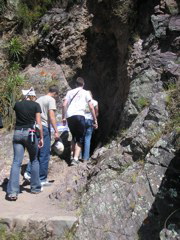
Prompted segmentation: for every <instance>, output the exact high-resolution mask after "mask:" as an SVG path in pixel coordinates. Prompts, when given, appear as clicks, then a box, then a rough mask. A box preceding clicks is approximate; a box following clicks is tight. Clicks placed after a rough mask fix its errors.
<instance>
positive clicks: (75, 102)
mask: <svg viewBox="0 0 180 240" xmlns="http://www.w3.org/2000/svg"><path fill="white" fill-rule="evenodd" d="M83 87H84V79H83V78H81V77H78V78H77V80H76V88H75V89H73V90H70V91H68V92H67V94H66V96H65V98H64V101H63V107H62V122H63V124H64V125H65V124H66V119H67V122H68V126H69V129H70V132H71V134H72V143H71V165H76V164H78V163H79V155H80V153H81V150H82V145H83V141H84V134H85V110H86V105H87V104H88V106H89V109H90V112H91V114H92V117H93V121H94V127H95V128H98V124H97V118H96V115H95V110H94V106H93V104H92V102H91V101H92V97H91V95H90V94H89V92H88V91H86V90H84V89H83Z"/></svg>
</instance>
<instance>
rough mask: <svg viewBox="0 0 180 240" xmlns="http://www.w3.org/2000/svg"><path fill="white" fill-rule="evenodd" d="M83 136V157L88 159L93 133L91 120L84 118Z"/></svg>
mask: <svg viewBox="0 0 180 240" xmlns="http://www.w3.org/2000/svg"><path fill="white" fill-rule="evenodd" d="M85 127H86V130H85V137H84V147H83V159H84V160H89V157H90V146H91V137H92V133H93V129H94V128H93V120H91V119H85Z"/></svg>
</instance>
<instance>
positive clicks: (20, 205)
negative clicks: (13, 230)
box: [0, 161, 77, 234]
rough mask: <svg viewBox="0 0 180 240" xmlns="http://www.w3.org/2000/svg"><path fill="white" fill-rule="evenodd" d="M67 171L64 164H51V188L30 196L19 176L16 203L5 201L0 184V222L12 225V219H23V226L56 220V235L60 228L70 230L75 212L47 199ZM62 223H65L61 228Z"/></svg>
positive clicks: (27, 188) (4, 192) (60, 162)
mask: <svg viewBox="0 0 180 240" xmlns="http://www.w3.org/2000/svg"><path fill="white" fill-rule="evenodd" d="M9 168H10V166H9ZM9 170H10V169H9ZM69 170H70V169H68V166H67V165H66V163H65V162H62V161H59V162H56V163H55V162H54V163H53V164H52V163H51V165H50V173H49V179H50V180H54V182H53V183H52V185H51V186H48V187H43V192H41V193H39V194H31V193H30V185H25V186H22V184H23V182H24V180H23V177H22V176H21V178H20V184H21V193H20V194H19V195H18V199H17V201H7V200H6V199H5V196H6V186H7V184H2V185H1V187H0V222H4V221H6V222H8V223H9V222H11V223H12V222H13V221H14V219H20V220H21V221H22V220H23V219H24V220H25V222H24V224H26V222H27V220H28V221H37V220H41V221H46V222H48V221H51V220H52V219H56V220H57V219H58V221H59V222H60V223H59V224H60V225H59V226H58V233H57V234H59V231H60V230H59V229H60V228H65V229H66V230H67V226H68V228H70V227H71V226H72V225H73V223H74V222H75V221H76V220H77V219H76V217H75V212H74V211H68V210H66V209H65V208H63V207H62V206H61V205H60V204H59V202H58V201H56V200H54V199H52V198H50V197H49V195H50V194H51V193H52V192H54V191H56V189H58V188H59V186H60V185H61V182H62V178H65V175H66V174H67V172H68V171H69ZM6 172H7V173H8V176H6V177H9V171H8V170H6ZM62 221H63V222H65V224H63V226H62ZM16 224H17V223H16ZM24 224H22V225H24ZM9 225H12V224H9ZM56 225H57V221H56ZM62 231H63V229H62ZM62 231H61V233H62Z"/></svg>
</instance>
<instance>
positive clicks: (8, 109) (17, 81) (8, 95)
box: [0, 63, 24, 129]
mask: <svg viewBox="0 0 180 240" xmlns="http://www.w3.org/2000/svg"><path fill="white" fill-rule="evenodd" d="M1 83H2V84H1V87H0V100H1V101H0V111H1V113H2V114H3V116H4V119H5V125H6V126H7V128H9V129H11V128H12V127H13V124H14V111H13V106H14V104H15V101H16V99H17V98H19V97H20V87H22V85H23V83H24V78H23V77H22V76H20V74H19V64H17V63H14V64H13V65H12V66H11V68H10V70H9V73H8V76H7V78H6V79H2V81H1Z"/></svg>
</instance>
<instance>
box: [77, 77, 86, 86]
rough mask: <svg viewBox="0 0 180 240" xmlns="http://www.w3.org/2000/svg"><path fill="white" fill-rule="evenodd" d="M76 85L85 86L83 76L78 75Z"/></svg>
mask: <svg viewBox="0 0 180 240" xmlns="http://www.w3.org/2000/svg"><path fill="white" fill-rule="evenodd" d="M76 85H77V86H79V87H82V86H84V79H83V78H82V77H78V78H77V79H76Z"/></svg>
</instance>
